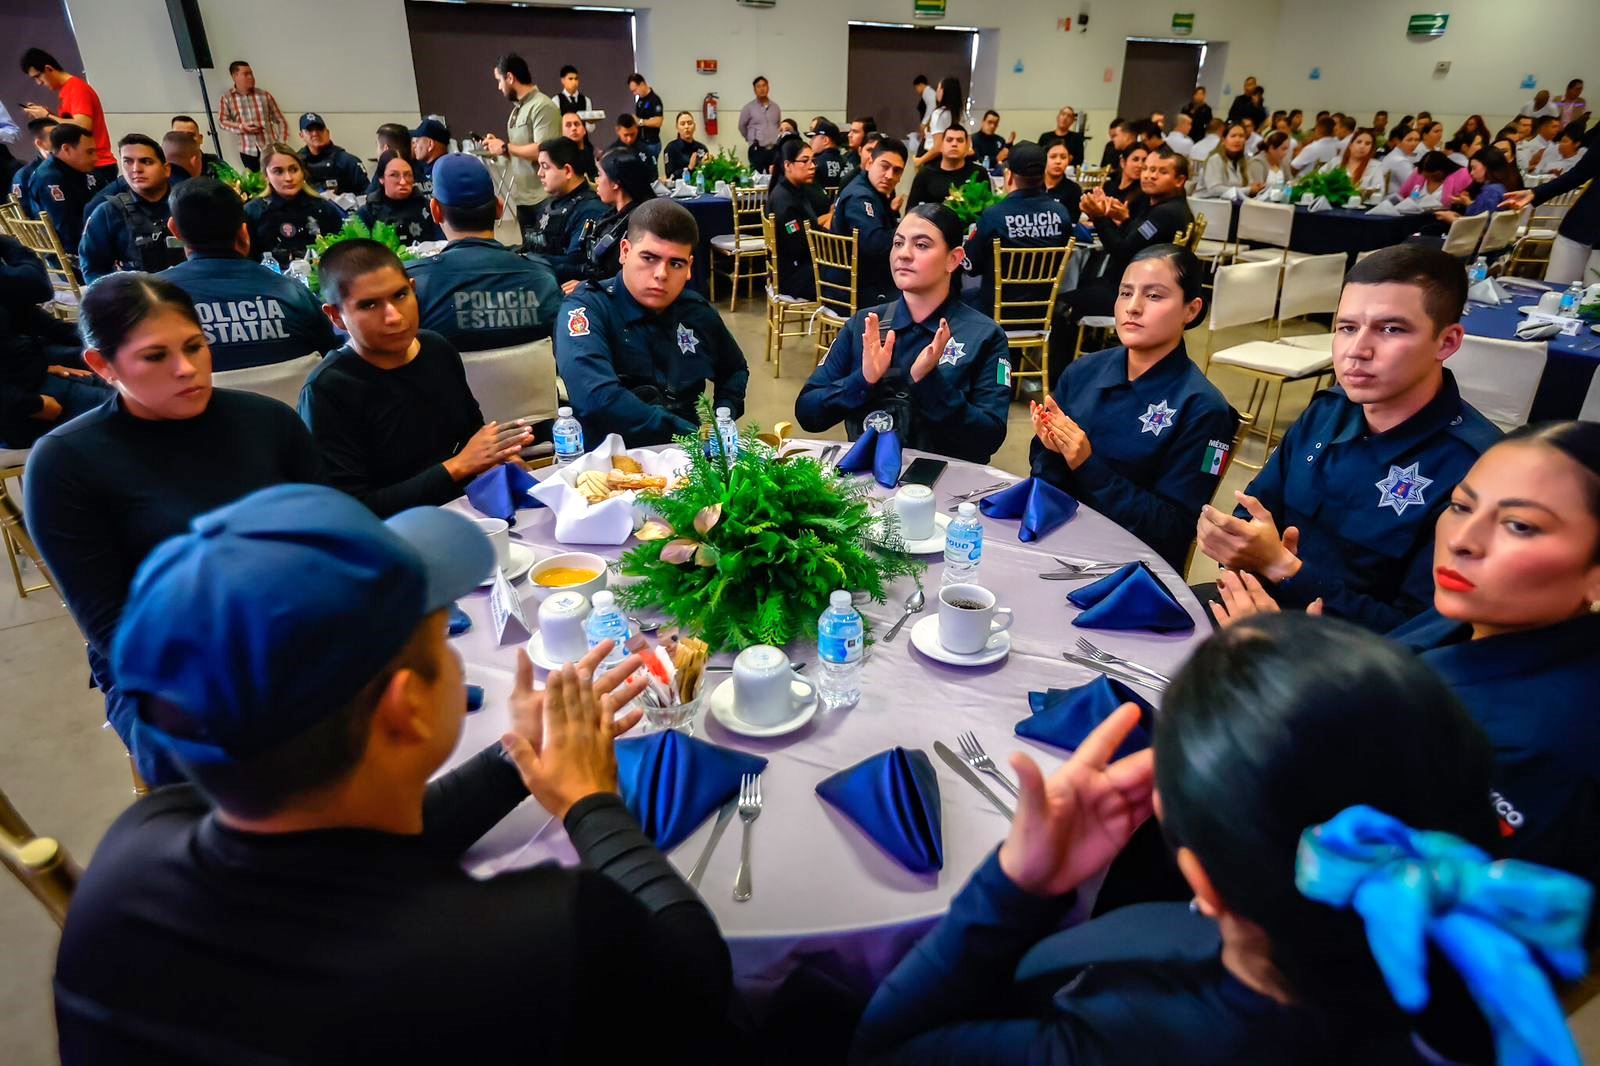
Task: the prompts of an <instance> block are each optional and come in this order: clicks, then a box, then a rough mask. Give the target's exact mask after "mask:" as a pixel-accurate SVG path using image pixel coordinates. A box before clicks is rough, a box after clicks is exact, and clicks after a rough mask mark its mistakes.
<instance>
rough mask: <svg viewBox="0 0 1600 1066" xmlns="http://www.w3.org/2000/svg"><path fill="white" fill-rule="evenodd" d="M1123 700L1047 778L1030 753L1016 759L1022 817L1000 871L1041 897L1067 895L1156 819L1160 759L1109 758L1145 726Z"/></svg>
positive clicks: (1004, 847) (1146, 755)
mask: <svg viewBox="0 0 1600 1066" xmlns="http://www.w3.org/2000/svg"><path fill="white" fill-rule="evenodd" d="M1139 715H1140V710H1139V706H1138V704H1134V703H1124V704H1123V705H1122V706H1121V707H1118V708H1117V709H1116V710H1115V711H1113V712H1112V713H1111V716H1110V717H1109V718H1107V719H1106V720H1105V721H1104V722H1101V723H1100V725H1099V726H1097V727H1096V728H1095V731H1094V732H1093V733H1090V734H1089V736H1088V739H1086V740H1085V741H1084V742H1083V743H1082V744H1080V745H1078V750H1077V751H1075V752H1073V753H1072V758H1070V759H1068V760H1067V761H1066V762H1064V763H1062V764H1061V766H1060V768H1059V769H1057V770H1056V772H1055V773H1053V774H1051V775H1050V776H1049V778H1046V777H1045V776H1044V774H1043V772H1041V771H1040V769H1039V767H1038V765H1037V764H1036V763H1035V762H1034V761H1033V760H1032V759H1030V758H1029V757H1028V756H1026V755H1024V754H1022V753H1021V752H1017V753H1015V754H1013V755H1012V756H1011V769H1012V770H1013V771H1014V772H1015V773H1016V775H1017V790H1018V797H1017V816H1016V818H1015V820H1013V821H1012V823H1011V831H1010V832H1009V833H1007V834H1006V839H1005V843H1003V844H1001V845H1000V869H1001V870H1002V871H1004V872H1005V875H1006V876H1007V877H1008V878H1010V879H1011V883H1012V884H1014V885H1016V886H1017V887H1018V888H1020V889H1022V890H1023V891H1024V892H1027V893H1029V894H1030V895H1035V896H1061V895H1064V894H1066V893H1067V892H1070V891H1072V890H1073V889H1074V888H1077V887H1078V886H1079V885H1080V884H1082V883H1083V882H1084V881H1085V880H1086V879H1087V878H1088V877H1090V876H1091V875H1093V874H1094V873H1095V872H1096V871H1098V870H1102V869H1104V868H1105V867H1106V865H1107V864H1109V863H1110V862H1111V860H1112V859H1114V858H1116V857H1117V854H1118V853H1119V852H1120V851H1121V850H1122V849H1123V847H1124V846H1125V845H1126V844H1127V843H1128V839H1129V838H1130V837H1132V836H1133V832H1134V830H1135V829H1138V828H1139V826H1140V825H1142V824H1143V823H1144V820H1145V819H1146V818H1148V817H1150V812H1151V810H1152V808H1153V804H1154V800H1153V798H1152V797H1153V796H1154V792H1155V765H1156V764H1155V754H1154V752H1153V751H1151V750H1150V749H1149V748H1146V749H1145V750H1144V751H1141V752H1137V753H1135V754H1133V755H1129V756H1128V757H1127V758H1124V759H1118V760H1117V761H1116V762H1112V761H1111V756H1112V755H1113V754H1114V753H1115V752H1116V750H1117V748H1118V747H1120V746H1121V744H1122V742H1123V741H1124V740H1125V739H1127V736H1128V734H1129V733H1130V732H1132V731H1133V727H1134V726H1136V725H1138V724H1139Z"/></svg>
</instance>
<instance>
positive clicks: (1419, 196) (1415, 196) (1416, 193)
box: [1411, 185, 1422, 200]
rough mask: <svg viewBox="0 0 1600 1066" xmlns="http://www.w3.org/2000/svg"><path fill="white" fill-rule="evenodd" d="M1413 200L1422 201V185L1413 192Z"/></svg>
mask: <svg viewBox="0 0 1600 1066" xmlns="http://www.w3.org/2000/svg"><path fill="white" fill-rule="evenodd" d="M1411 198H1412V199H1413V200H1420V199H1422V186H1421V185H1418V186H1417V187H1416V188H1415V189H1412V190H1411Z"/></svg>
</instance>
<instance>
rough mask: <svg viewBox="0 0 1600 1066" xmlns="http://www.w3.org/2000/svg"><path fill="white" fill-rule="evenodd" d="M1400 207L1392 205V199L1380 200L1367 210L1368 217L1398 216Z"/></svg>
mask: <svg viewBox="0 0 1600 1066" xmlns="http://www.w3.org/2000/svg"><path fill="white" fill-rule="evenodd" d="M1399 215H1400V209H1399V208H1398V207H1396V206H1395V205H1394V201H1393V200H1381V201H1379V202H1378V206H1376V207H1374V208H1373V209H1372V210H1371V211H1368V212H1367V217H1368V218H1398V217H1399Z"/></svg>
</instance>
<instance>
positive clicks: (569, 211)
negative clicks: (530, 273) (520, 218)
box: [522, 182, 611, 281]
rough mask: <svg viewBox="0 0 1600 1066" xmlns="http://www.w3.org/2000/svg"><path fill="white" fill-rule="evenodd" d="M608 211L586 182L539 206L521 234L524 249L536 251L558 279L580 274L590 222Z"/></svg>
mask: <svg viewBox="0 0 1600 1066" xmlns="http://www.w3.org/2000/svg"><path fill="white" fill-rule="evenodd" d="M610 213H611V208H609V207H607V206H606V204H605V201H604V200H602V199H600V197H599V196H598V195H596V194H595V191H594V189H593V188H591V187H590V186H589V184H588V182H580V183H579V185H578V187H577V188H576V189H573V190H572V191H571V192H564V193H562V194H561V195H560V196H552V197H550V198H549V199H547V200H546V201H545V202H544V203H542V204H540V205H539V213H538V215H537V216H536V217H535V218H534V222H533V225H532V226H530V227H528V229H527V230H526V232H524V233H523V235H522V239H523V250H524V251H528V252H535V253H537V254H538V255H540V256H541V257H543V259H544V261H545V262H546V263H548V264H549V265H550V269H551V270H553V271H555V275H556V280H557V281H572V280H573V279H574V278H581V277H583V267H584V240H585V238H586V237H587V236H588V232H589V227H590V224H591V223H594V224H598V223H599V221H600V220H601V219H603V218H605V217H606V215H608V214H610Z"/></svg>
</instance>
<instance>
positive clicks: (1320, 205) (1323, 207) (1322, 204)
mask: <svg viewBox="0 0 1600 1066" xmlns="http://www.w3.org/2000/svg"><path fill="white" fill-rule="evenodd" d="M1300 203H1301V206H1303V207H1304V208H1305V209H1306V210H1307V211H1331V210H1333V205H1332V204H1330V203H1329V202H1328V198H1327V197H1326V196H1319V197H1317V198H1316V199H1315V200H1310V201H1307V200H1301V201H1300Z"/></svg>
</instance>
